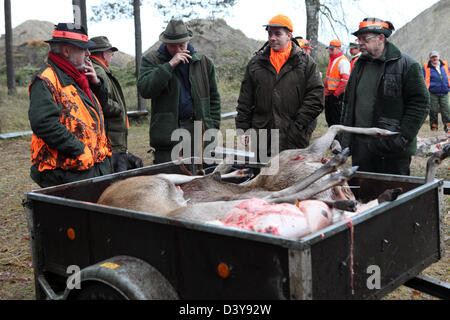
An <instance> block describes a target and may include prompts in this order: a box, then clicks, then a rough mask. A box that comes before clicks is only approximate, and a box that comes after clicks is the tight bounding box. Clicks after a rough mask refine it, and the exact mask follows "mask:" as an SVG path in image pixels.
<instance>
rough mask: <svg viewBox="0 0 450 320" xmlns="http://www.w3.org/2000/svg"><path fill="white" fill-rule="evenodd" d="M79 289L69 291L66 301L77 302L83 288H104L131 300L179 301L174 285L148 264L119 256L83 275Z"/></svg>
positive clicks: (64, 297)
mask: <svg viewBox="0 0 450 320" xmlns="http://www.w3.org/2000/svg"><path fill="white" fill-rule="evenodd" d="M79 279H80V286H79V289H76V288H74V289H69V288H66V289H65V292H64V296H63V299H74V298H76V296H77V295H78V294H80V292H82V291H83V287H84V288H86V287H88V286H90V285H92V284H96V283H97V284H102V285H106V286H108V287H109V288H110V289H113V290H114V291H115V292H116V293H118V294H119V295H120V296H123V297H124V298H125V299H128V300H178V294H177V293H176V291H175V289H174V288H173V287H172V285H171V284H170V282H169V281H168V280H167V279H166V278H165V277H164V276H163V275H162V274H161V273H160V272H159V271H158V270H157V269H156V268H154V267H153V266H151V265H149V264H148V263H147V262H145V261H143V260H141V259H138V258H134V257H130V256H117V257H113V258H110V259H107V260H104V261H101V262H98V263H96V264H94V265H91V266H89V267H86V268H84V269H82V270H81V271H80V277H79Z"/></svg>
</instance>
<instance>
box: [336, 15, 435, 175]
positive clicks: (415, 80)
mask: <svg viewBox="0 0 450 320" xmlns="http://www.w3.org/2000/svg"><path fill="white" fill-rule="evenodd" d="M393 30H394V26H393V25H392V23H390V22H388V21H383V20H380V19H377V18H365V19H364V20H363V21H362V22H361V23H360V25H359V29H358V30H357V31H355V32H354V33H353V35H354V36H356V37H358V43H359V47H360V50H361V56H360V58H359V59H358V62H357V63H356V64H355V66H354V68H353V71H352V73H351V75H350V79H349V82H348V85H347V90H346V92H345V97H344V110H343V114H342V121H341V122H342V125H345V126H350V127H363V128H368V127H378V128H381V129H387V130H390V131H393V132H398V133H399V134H398V135H396V136H395V137H393V138H390V139H382V138H376V137H369V136H362V135H355V134H343V135H342V136H341V137H340V139H339V140H340V142H341V146H342V147H343V148H344V147H350V151H351V155H352V164H353V166H359V168H358V170H360V171H367V172H377V173H386V174H398V175H409V174H410V164H411V156H412V155H414V154H415V152H416V149H417V146H416V141H417V139H416V137H417V134H418V132H419V130H420V128H421V126H422V124H423V122H424V120H425V119H426V116H427V114H428V110H429V95H428V90H427V88H426V86H425V82H424V81H423V75H422V71H421V66H420V64H419V63H418V62H416V61H414V60H413V59H412V58H411V57H409V56H408V55H406V54H404V53H402V52H401V51H400V50H399V49H398V48H397V47H396V46H395V45H394V44H392V43H391V42H389V41H388V40H387V39H388V37H389V36H390V35H391V34H392V32H393Z"/></svg>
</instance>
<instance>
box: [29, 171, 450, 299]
mask: <svg viewBox="0 0 450 320" xmlns="http://www.w3.org/2000/svg"><path fill="white" fill-rule="evenodd" d="M248 167H249V168H251V169H252V170H258V165H253V166H252V165H249V166H248ZM259 167H260V166H259ZM177 168H178V166H177V165H176V164H174V163H167V164H161V165H153V166H148V167H144V168H140V169H136V170H131V171H127V172H122V173H117V174H112V175H108V176H103V177H98V178H93V179H89V180H84V181H80V182H75V183H70V184H65V185H60V186H56V187H51V188H45V189H40V190H37V191H32V192H28V193H26V194H25V199H24V207H25V209H26V210H25V211H26V215H27V221H28V227H29V230H30V234H31V237H30V239H31V247H32V258H33V268H34V279H35V290H36V298H37V299H47V298H49V299H95V298H101V299H106V298H125V299H233V300H236V299H379V298H382V297H383V296H385V295H386V294H388V293H390V292H391V291H393V290H394V289H396V288H397V287H399V286H401V285H403V284H405V283H406V284H407V285H411V286H412V287H415V288H418V289H421V288H422V289H425V291H427V292H428V293H434V294H435V295H436V296H438V297H441V298H449V286H448V284H447V283H442V282H439V281H436V280H434V279H431V281H430V279H427V277H424V276H420V275H419V274H420V272H421V271H422V270H424V269H425V268H427V267H428V266H430V265H431V264H433V263H435V262H437V261H438V260H440V259H441V258H442V257H443V255H444V230H443V227H444V223H443V215H444V205H443V197H444V196H443V194H444V192H443V191H444V190H443V189H444V187H443V184H444V182H443V181H442V180H434V181H433V182H431V183H428V184H424V179H423V178H418V177H407V176H393V175H382V174H370V173H363V172H357V173H356V176H355V177H354V178H353V179H352V180H351V181H350V185H352V186H358V188H355V189H353V190H354V192H355V193H356V195H357V196H358V197H359V198H361V199H363V200H369V198H373V197H372V195H378V194H380V193H381V192H383V191H384V190H385V189H388V188H397V187H402V188H403V190H404V193H403V194H402V195H400V197H399V198H398V199H397V200H395V201H393V202H386V203H383V204H381V205H379V206H377V207H376V208H373V209H371V210H369V211H366V212H364V213H362V214H359V215H357V216H355V217H354V218H353V219H352V220H348V221H343V222H340V223H337V224H333V225H331V226H329V227H327V228H325V229H323V230H320V231H319V232H316V233H314V234H310V235H308V236H305V237H304V238H302V239H301V240H299V241H292V240H288V239H284V238H281V237H277V236H273V235H269V234H262V233H256V232H250V231H244V230H236V229H231V228H224V227H219V226H214V225H206V224H201V223H196V222H192V221H187V220H181V219H171V218H166V217H161V216H158V215H155V214H150V213H145V212H137V211H132V210H125V209H120V208H113V207H108V206H101V205H97V204H96V201H97V199H98V198H99V196H100V194H101V193H102V192H103V191H104V190H105V189H106V188H107V187H108V186H109V185H111V184H112V183H114V182H116V181H118V180H121V179H125V178H128V177H132V176H137V175H151V174H156V173H162V172H166V173H167V172H176V170H177ZM124 192H126V190H124ZM76 271H79V272H76ZM418 275H419V276H418ZM416 276H417V277H416ZM436 282H437V283H436ZM430 287H431V288H430ZM78 288H80V289H78ZM427 288H428V289H427Z"/></svg>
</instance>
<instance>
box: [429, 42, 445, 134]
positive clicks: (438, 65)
mask: <svg viewBox="0 0 450 320" xmlns="http://www.w3.org/2000/svg"><path fill="white" fill-rule="evenodd" d="M429 56H430V60H429V61H428V62H427V63H425V64H424V65H423V68H422V71H423V76H424V77H425V84H426V85H427V87H428V90H429V91H430V101H431V108H430V128H431V130H432V131H436V130H438V120H439V119H438V113H439V111H440V112H441V119H442V123H443V124H444V131H445V132H446V133H450V105H449V100H448V92H449V91H450V69H449V65H448V62H447V61H445V60H441V59H440V56H439V52H437V51H435V50H433V51H431V52H430V55H429Z"/></svg>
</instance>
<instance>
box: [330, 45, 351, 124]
mask: <svg viewBox="0 0 450 320" xmlns="http://www.w3.org/2000/svg"><path fill="white" fill-rule="evenodd" d="M341 46H342V44H341V41H339V40H338V39H334V40H331V42H330V45H329V46H328V47H327V49H328V52H329V54H330V62H329V63H328V68H327V76H326V78H325V82H324V85H325V118H326V120H327V123H328V126H329V127H331V126H332V125H334V124H339V123H340V119H341V113H342V101H343V98H344V92H345V87H346V86H347V81H348V78H349V76H350V62H349V61H348V59H347V57H346V56H344V53H343V52H342V48H341Z"/></svg>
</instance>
